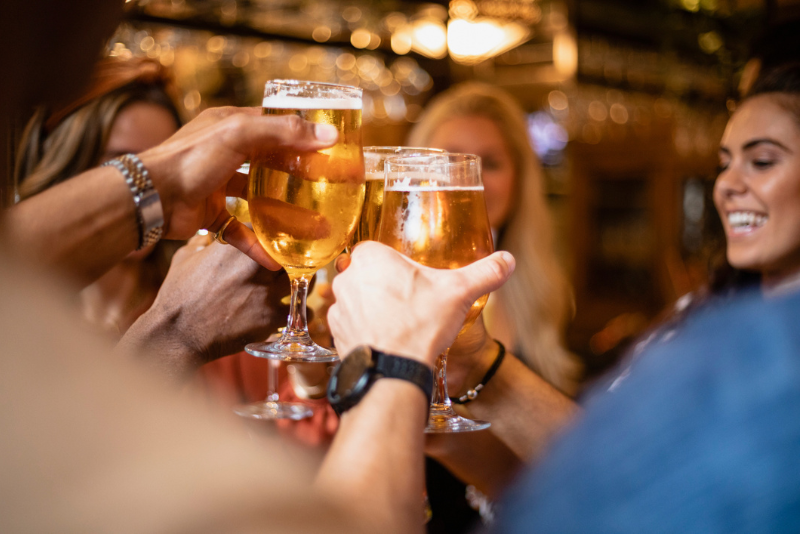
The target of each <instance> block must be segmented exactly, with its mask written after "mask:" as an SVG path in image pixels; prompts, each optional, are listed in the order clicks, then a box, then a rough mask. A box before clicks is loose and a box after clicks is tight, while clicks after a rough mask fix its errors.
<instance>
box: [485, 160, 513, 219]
mask: <svg viewBox="0 0 800 534" xmlns="http://www.w3.org/2000/svg"><path fill="white" fill-rule="evenodd" d="M483 186H484V189H485V193H486V205H487V207H488V208H489V210H490V211H493V212H497V211H502V212H503V215H505V212H507V211H508V209H509V208H510V206H511V200H512V196H513V193H514V175H513V173H509V172H505V171H490V172H484V174H483Z"/></svg>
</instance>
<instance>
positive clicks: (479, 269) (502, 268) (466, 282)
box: [450, 250, 517, 302]
mask: <svg viewBox="0 0 800 534" xmlns="http://www.w3.org/2000/svg"><path fill="white" fill-rule="evenodd" d="M516 265H517V262H516V260H515V259H514V256H512V255H511V253H509V252H506V251H504V250H503V251H500V252H495V253H494V254H492V255H490V256H487V257H485V258H482V259H480V260H478V261H476V262H474V263H470V264H469V265H467V266H465V267H461V268H460V269H456V270H454V271H450V272H452V273H456V274H457V276H458V278H457V280H456V281H455V283H456V284H457V286H460V287H462V288H463V289H464V295H465V297H466V298H467V301H468V302H473V301H475V300H477V299H478V298H479V297H481V296H483V295H486V294H487V293H491V292H492V291H496V290H497V289H499V288H500V287H501V286H502V285H503V284H505V283H506V280H508V279H509V277H510V276H511V274H512V273H513V272H514V268H515V267H516Z"/></svg>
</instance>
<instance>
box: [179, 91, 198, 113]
mask: <svg viewBox="0 0 800 534" xmlns="http://www.w3.org/2000/svg"><path fill="white" fill-rule="evenodd" d="M201 100H202V98H201V97H200V91H198V90H197V89H195V90H194V91H189V92H188V93H187V94H186V96H185V97H184V98H183V107H185V108H186V109H187V110H188V111H194V110H195V109H197V108H198V107H200V102H201Z"/></svg>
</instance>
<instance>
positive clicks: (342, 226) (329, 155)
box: [245, 80, 364, 362]
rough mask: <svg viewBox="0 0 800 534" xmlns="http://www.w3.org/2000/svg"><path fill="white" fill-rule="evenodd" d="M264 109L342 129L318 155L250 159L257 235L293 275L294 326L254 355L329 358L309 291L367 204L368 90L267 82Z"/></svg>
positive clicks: (253, 349)
mask: <svg viewBox="0 0 800 534" xmlns="http://www.w3.org/2000/svg"><path fill="white" fill-rule="evenodd" d="M263 113H264V115H298V116H300V117H302V118H303V119H305V120H307V121H311V122H316V123H324V124H332V125H334V126H336V128H337V129H338V130H339V139H338V141H337V143H336V144H335V145H334V146H332V147H330V148H327V149H324V150H320V151H317V152H313V153H299V152H298V153H289V152H287V151H285V150H282V151H276V152H274V153H265V154H260V155H258V157H254V158H253V159H252V160H251V164H250V185H249V189H248V197H247V200H248V203H249V206H250V217H251V219H252V221H253V230H254V231H255V233H256V236H257V237H258V240H259V241H260V242H261V244H262V245H263V246H264V248H265V249H266V250H267V252H268V253H269V255H270V256H272V258H274V259H275V260H276V261H277V262H278V263H280V264H281V266H282V267H284V268H285V269H286V272H287V273H288V274H289V279H290V280H291V283H292V297H291V305H290V312H289V321H288V325H287V327H286V329H285V331H284V332H283V335H282V336H281V338H280V339H279V340H278V341H275V342H271V343H270V342H267V343H251V344H250V345H248V346H247V347H246V348H245V350H247V352H249V353H250V354H252V355H254V356H260V357H262V358H270V359H279V360H284V361H294V362H330V361H335V360H336V359H338V355H337V354H336V351H335V350H329V349H326V348H323V347H320V346H319V345H317V344H316V343H314V341H313V340H312V339H311V337H310V336H309V334H308V324H307V320H306V296H307V293H308V284H309V281H310V280H311V277H312V276H313V274H314V273H315V272H316V271H317V270H318V269H319V268H320V267H322V266H324V265H326V264H328V263H330V262H331V261H332V260H333V259H334V258H335V257H336V256H337V255H338V254H339V253H340V252H341V251H342V250H343V249H344V248H345V245H346V244H347V242H348V240H349V238H350V236H351V234H352V232H353V230H354V228H355V225H356V223H357V222H358V218H359V216H360V214H361V207H362V204H363V202H364V159H363V154H362V144H361V89H358V88H355V87H348V86H343V85H333V84H323V83H313V82H298V81H292V80H288V81H287V80H273V81H269V82H267V84H266V88H265V91H264V102H263Z"/></svg>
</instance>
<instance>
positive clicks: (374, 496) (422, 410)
mask: <svg viewBox="0 0 800 534" xmlns="http://www.w3.org/2000/svg"><path fill="white" fill-rule="evenodd" d="M427 402H428V400H427V399H426V398H425V396H424V395H423V394H422V393H421V391H420V389H419V388H418V387H417V386H415V385H413V384H411V383H408V382H405V381H401V380H392V379H382V380H378V381H377V382H376V383H375V385H374V386H373V387H372V388H371V389H370V391H369V393H367V395H366V397H364V399H362V401H361V402H360V403H359V404H358V405H357V406H356V407H355V408H353V409H352V410H349V411H348V412H347V413H345V414H344V416H343V417H342V420H341V423H340V425H339V430H338V432H337V434H336V438H335V439H334V442H333V445H332V446H331V448H330V450H329V452H328V454H327V456H326V458H325V461H324V463H323V466H322V469H321V470H320V473H319V476H318V479H317V486H318V487H319V489H320V490H321V491H323V492H324V493H326V494H328V495H330V496H331V497H332V498H334V499H336V500H339V501H341V502H342V503H343V505H347V506H349V507H351V509H353V508H355V510H354V512H355V513H357V514H358V517H359V519H360V520H361V521H363V522H364V523H365V524H368V526H369V527H370V529H369V530H370V531H378V530H380V531H382V532H386V533H389V532H397V533H403V534H405V533H413V532H422V531H423V512H422V495H423V489H424V473H423V469H424V466H423V432H422V431H423V428H424V426H425V415H426V410H427Z"/></svg>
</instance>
